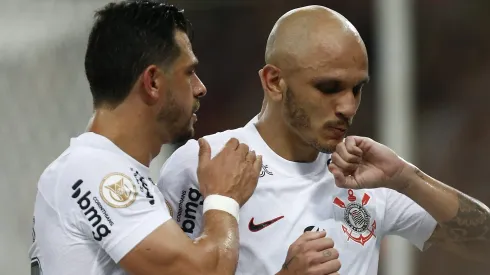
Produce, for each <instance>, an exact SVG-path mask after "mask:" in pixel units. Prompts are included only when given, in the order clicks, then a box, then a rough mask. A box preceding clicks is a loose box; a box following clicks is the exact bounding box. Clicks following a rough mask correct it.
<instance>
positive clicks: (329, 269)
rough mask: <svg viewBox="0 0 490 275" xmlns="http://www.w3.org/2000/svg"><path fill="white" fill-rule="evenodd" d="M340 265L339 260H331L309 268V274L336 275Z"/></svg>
mask: <svg viewBox="0 0 490 275" xmlns="http://www.w3.org/2000/svg"><path fill="white" fill-rule="evenodd" d="M341 267H342V265H341V264H340V261H339V259H333V260H330V261H327V262H324V263H321V264H319V265H316V266H313V267H312V268H311V274H318V275H323V274H336V272H338V271H339V270H340V268H341Z"/></svg>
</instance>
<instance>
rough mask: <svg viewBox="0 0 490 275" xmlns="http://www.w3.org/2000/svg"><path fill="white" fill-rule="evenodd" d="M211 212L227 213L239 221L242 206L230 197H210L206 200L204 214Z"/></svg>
mask: <svg viewBox="0 0 490 275" xmlns="http://www.w3.org/2000/svg"><path fill="white" fill-rule="evenodd" d="M209 210H220V211H224V212H227V213H228V214H230V215H232V216H233V217H235V219H236V220H237V222H238V221H239V211H240V205H239V204H238V202H237V201H236V200H234V199H232V198H230V197H226V196H222V195H215V194H214V195H209V196H207V197H206V198H205V199H204V203H203V214H204V213H206V212H207V211H209Z"/></svg>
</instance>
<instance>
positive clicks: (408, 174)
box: [391, 158, 419, 194]
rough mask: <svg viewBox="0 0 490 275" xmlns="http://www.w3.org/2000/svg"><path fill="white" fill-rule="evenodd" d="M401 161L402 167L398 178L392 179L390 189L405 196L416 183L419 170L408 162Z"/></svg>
mask: <svg viewBox="0 0 490 275" xmlns="http://www.w3.org/2000/svg"><path fill="white" fill-rule="evenodd" d="M400 159H401V158H400ZM401 160H402V161H403V167H402V169H401V171H400V173H399V174H398V176H397V177H396V178H395V179H394V183H393V184H392V185H391V186H392V188H391V189H393V190H395V191H397V192H399V193H402V194H405V193H406V192H407V191H408V190H409V189H410V187H411V186H412V185H413V184H414V182H415V181H416V179H417V171H419V169H418V168H417V167H416V166H415V165H413V164H411V163H410V162H408V161H406V160H404V159H401Z"/></svg>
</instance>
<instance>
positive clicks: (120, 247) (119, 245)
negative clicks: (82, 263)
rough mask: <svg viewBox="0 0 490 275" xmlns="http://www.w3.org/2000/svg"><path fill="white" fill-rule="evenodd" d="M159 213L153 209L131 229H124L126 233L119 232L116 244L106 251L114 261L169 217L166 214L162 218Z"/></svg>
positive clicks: (119, 258)
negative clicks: (119, 236)
mask: <svg viewBox="0 0 490 275" xmlns="http://www.w3.org/2000/svg"><path fill="white" fill-rule="evenodd" d="M161 214H162V213H161V211H154V212H152V214H151V215H147V217H146V218H145V219H144V220H143V221H142V222H141V223H139V224H137V225H136V226H135V227H133V228H132V229H131V230H128V231H126V234H120V235H121V236H122V237H121V238H120V239H119V240H117V241H114V243H115V244H116V245H115V246H113V247H112V248H108V249H107V253H108V254H109V255H110V256H111V258H112V259H113V260H114V261H115V262H116V263H119V261H120V260H121V259H122V258H123V257H124V256H126V254H128V252H129V251H131V250H132V249H133V248H134V247H135V246H136V245H138V244H139V243H140V242H141V241H142V240H143V239H144V238H146V237H147V236H148V235H150V234H151V233H152V232H153V231H154V230H155V229H157V228H158V227H159V226H160V225H162V224H164V223H165V222H166V221H168V220H169V219H170V216H169V215H168V214H167V215H166V216H165V217H163V218H162V215H161Z"/></svg>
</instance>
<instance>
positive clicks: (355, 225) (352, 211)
mask: <svg viewBox="0 0 490 275" xmlns="http://www.w3.org/2000/svg"><path fill="white" fill-rule="evenodd" d="M347 193H348V195H349V196H348V197H347V200H348V201H349V202H348V203H347V204H346V203H345V202H344V201H342V200H341V199H339V198H338V197H336V198H335V199H334V200H333V203H334V204H335V205H337V206H338V207H340V208H342V209H343V210H344V224H345V225H344V224H343V225H342V231H343V232H344V233H345V234H346V235H347V241H349V240H353V241H354V242H356V243H358V244H360V245H362V246H364V244H366V243H367V242H368V241H369V240H370V239H371V238H372V237H375V238H376V235H375V230H376V221H375V220H374V219H373V222H372V223H371V214H370V213H369V212H368V211H367V210H366V207H365V206H366V205H367V204H368V203H369V200H370V199H371V197H370V196H369V195H368V194H366V193H364V195H363V197H362V200H361V202H360V203H359V202H358V201H357V197H356V196H355V195H354V191H352V189H349V191H348V192H347Z"/></svg>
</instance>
